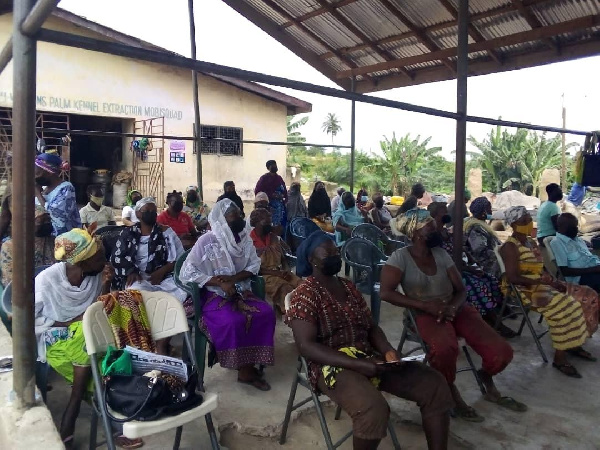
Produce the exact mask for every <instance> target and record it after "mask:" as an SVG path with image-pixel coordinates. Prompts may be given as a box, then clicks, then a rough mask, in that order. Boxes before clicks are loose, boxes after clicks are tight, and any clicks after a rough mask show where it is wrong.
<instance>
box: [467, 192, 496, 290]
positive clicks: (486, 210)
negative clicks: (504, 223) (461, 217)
mask: <svg viewBox="0 0 600 450" xmlns="http://www.w3.org/2000/svg"><path fill="white" fill-rule="evenodd" d="M469 210H470V211H471V214H472V216H471V217H469V218H468V219H466V220H465V221H464V224H463V231H464V239H465V249H466V251H467V253H468V254H469V255H471V257H472V258H473V260H474V261H475V262H476V263H477V265H478V266H479V267H481V269H482V270H483V271H484V272H485V273H489V274H490V275H492V276H494V277H496V278H498V279H499V278H500V275H502V274H501V273H500V266H499V265H498V258H497V257H496V252H495V249H496V247H498V246H499V245H500V239H498V236H497V235H496V232H495V231H494V230H493V229H492V227H490V226H489V225H488V224H487V223H486V220H488V219H489V218H491V215H492V204H491V203H490V201H489V200H488V199H487V198H485V197H477V198H476V199H475V200H473V201H472V202H471V205H470V206H469Z"/></svg>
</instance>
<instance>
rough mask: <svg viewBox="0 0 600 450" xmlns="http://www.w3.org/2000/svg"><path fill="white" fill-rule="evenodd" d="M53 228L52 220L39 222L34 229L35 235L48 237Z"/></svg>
mask: <svg viewBox="0 0 600 450" xmlns="http://www.w3.org/2000/svg"><path fill="white" fill-rule="evenodd" d="M53 231H54V228H53V227H52V222H46V223H42V224H40V226H38V227H37V229H36V230H35V235H36V237H48V236H50V235H52V232H53Z"/></svg>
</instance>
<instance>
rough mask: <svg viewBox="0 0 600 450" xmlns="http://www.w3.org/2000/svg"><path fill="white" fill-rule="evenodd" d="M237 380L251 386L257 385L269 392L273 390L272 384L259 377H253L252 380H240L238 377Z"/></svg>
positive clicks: (257, 387)
mask: <svg viewBox="0 0 600 450" xmlns="http://www.w3.org/2000/svg"><path fill="white" fill-rule="evenodd" d="M237 381H238V383H242V384H247V385H249V386H252V387H255V388H256V389H258V390H259V391H263V392H267V391H270V390H271V385H270V384H269V383H267V382H266V381H265V380H263V379H262V378H259V377H256V378H253V379H252V380H240V379H239V378H238V380H237Z"/></svg>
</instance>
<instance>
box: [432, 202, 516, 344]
mask: <svg viewBox="0 0 600 450" xmlns="http://www.w3.org/2000/svg"><path fill="white" fill-rule="evenodd" d="M427 210H428V211H429V214H431V217H433V220H435V223H436V227H437V230H438V231H439V232H440V234H441V235H442V245H441V247H442V248H443V249H444V250H446V251H447V252H448V254H449V255H450V257H452V254H453V252H454V243H453V241H452V239H453V236H452V234H451V233H450V232H449V231H448V228H447V227H446V224H448V223H450V221H451V218H450V215H449V214H448V207H447V206H446V203H445V202H433V203H430V204H429V206H428V207H427ZM463 258H466V259H467V262H468V264H465V263H464V262H463V264H462V267H461V268H460V273H461V276H462V281H463V283H464V284H465V288H466V289H467V302H468V303H469V304H471V306H473V307H474V308H475V309H477V311H478V312H479V314H481V317H483V320H485V321H486V322H487V323H488V324H489V325H491V326H492V327H495V326H496V321H497V319H498V314H497V313H496V311H497V310H498V308H499V306H500V305H501V304H502V300H504V294H503V293H502V290H501V289H500V282H499V281H498V279H497V278H496V277H494V276H493V275H489V274H487V273H485V272H484V271H483V270H481V268H480V267H478V266H477V264H476V263H475V261H474V260H473V258H471V257H470V255H469V253H468V252H463ZM498 333H500V336H502V337H504V338H514V337H515V336H517V333H515V332H514V331H513V330H511V329H510V328H508V327H507V326H506V325H504V324H502V325H501V327H500V328H499V329H498Z"/></svg>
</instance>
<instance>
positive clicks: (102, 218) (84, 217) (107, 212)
mask: <svg viewBox="0 0 600 450" xmlns="http://www.w3.org/2000/svg"><path fill="white" fill-rule="evenodd" d="M87 194H88V197H89V199H90V201H89V203H88V204H87V205H85V206H84V207H83V208H81V209H80V210H79V216H80V217H81V224H82V226H84V227H86V228H87V227H88V226H89V225H91V224H93V223H96V226H97V228H102V227H104V226H106V225H116V222H115V216H114V213H113V210H112V208H109V207H108V206H104V205H103V203H104V189H102V187H101V186H98V185H93V184H92V185H90V186H88V188H87Z"/></svg>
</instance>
